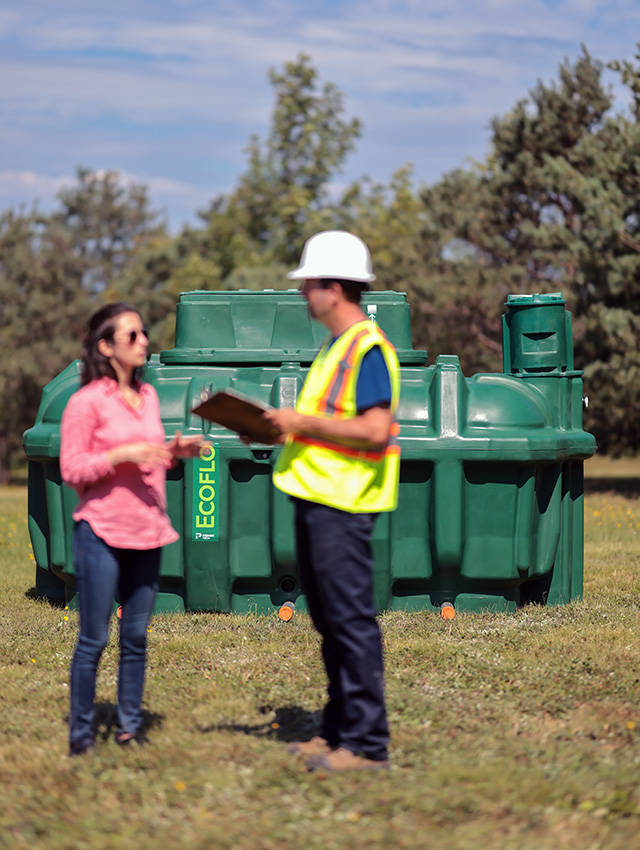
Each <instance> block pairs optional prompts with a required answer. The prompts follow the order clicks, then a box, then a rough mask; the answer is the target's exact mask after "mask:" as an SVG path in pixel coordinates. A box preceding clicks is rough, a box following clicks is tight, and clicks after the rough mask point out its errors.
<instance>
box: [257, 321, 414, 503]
mask: <svg viewBox="0 0 640 850" xmlns="http://www.w3.org/2000/svg"><path fill="white" fill-rule="evenodd" d="M329 343H330V341H329V340H327V342H325V344H324V345H323V347H322V348H321V349H320V352H319V353H318V355H317V357H316V359H315V360H314V361H313V363H312V364H311V368H310V369H309V373H308V375H307V378H306V381H305V383H304V386H303V388H302V391H301V393H300V395H299V397H298V401H297V404H296V410H297V411H298V412H299V413H304V414H306V415H310V416H326V417H330V418H337V419H352V418H353V417H354V416H356V415H357V412H358V411H357V408H356V383H357V380H358V374H359V373H360V365H361V363H362V358H363V357H364V355H365V354H366V353H367V351H369V350H370V349H371V348H373V346H374V345H379V346H380V349H381V350H382V353H383V355H384V359H385V362H386V364H387V369H388V370H389V379H390V382H391V414H392V416H393V415H394V414H395V412H396V409H397V407H398V397H399V395H400V369H399V366H398V358H397V356H396V352H395V349H394V347H393V346H392V345H391V343H390V342H389V341H388V339H387V338H386V337H385V335H384V334H383V333H382V331H381V330H380V329H379V328H378V326H377V325H375V324H374V323H373V322H372V321H370V320H369V319H363V320H362V321H361V322H357V323H356V324H355V325H352V326H351V327H350V328H348V329H347V330H346V331H345V332H344V333H343V334H341V335H340V336H339V337H338V339H337V340H336V341H335V342H334V343H333V345H331V346H330V345H329ZM399 430H400V429H399V426H398V425H397V423H396V422H395V419H394V421H393V424H392V428H391V435H390V439H389V443H388V444H387V446H386V447H385V448H384V449H383V450H382V451H372V450H370V449H358V448H355V447H354V448H350V447H349V446H346V445H344V444H341V443H337V442H334V441H331V440H327V439H319V438H317V437H307V436H305V435H304V434H292V435H290V436H289V438H288V440H287V442H286V444H285V446H284V448H283V449H282V451H281V453H280V456H279V458H278V460H277V462H276V465H275V469H274V473H273V483H274V484H275V486H276V487H278V489H280V490H283V491H284V492H285V493H288V494H289V495H291V496H297V497H298V498H300V499H306V500H307V501H309V502H319V503H320V504H322V505H329V506H330V507H333V508H339V509H340V510H342V511H348V512H349V513H370V512H371V513H374V512H378V511H392V510H394V509H395V507H396V505H397V503H398V477H399V472H400V446H399V444H398V441H397V436H398V432H399Z"/></svg>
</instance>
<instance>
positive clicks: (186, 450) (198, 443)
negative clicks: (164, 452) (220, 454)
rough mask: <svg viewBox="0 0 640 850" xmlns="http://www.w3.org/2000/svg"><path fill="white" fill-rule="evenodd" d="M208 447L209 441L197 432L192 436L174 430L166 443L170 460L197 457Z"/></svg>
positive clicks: (209, 446)
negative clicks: (185, 435)
mask: <svg viewBox="0 0 640 850" xmlns="http://www.w3.org/2000/svg"><path fill="white" fill-rule="evenodd" d="M210 448H211V443H210V442H209V441H208V440H205V439H203V438H202V437H200V436H199V435H198V434H196V435H195V436H192V437H183V436H182V434H181V433H180V431H176V433H175V434H174V435H173V437H172V439H171V441H170V442H169V443H167V449H168V450H169V452H170V453H171V460H172V461H175V460H177V459H178V458H189V457H198V456H199V455H200V453H201V452H203V451H205V449H210Z"/></svg>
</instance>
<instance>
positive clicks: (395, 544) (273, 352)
mask: <svg viewBox="0 0 640 850" xmlns="http://www.w3.org/2000/svg"><path fill="white" fill-rule="evenodd" d="M506 307H507V311H506V314H505V316H504V318H503V330H504V339H503V352H504V371H503V372H502V373H492V374H480V375H474V376H473V377H471V378H467V377H465V376H464V375H463V374H462V372H461V369H460V363H459V361H458V358H457V357H456V356H455V355H440V356H439V357H437V359H436V362H435V364H434V365H431V366H426V365H425V364H426V352H424V351H417V350H415V349H413V346H412V343H411V331H410V313H409V305H408V303H407V299H406V296H405V295H404V294H403V293H397V292H369V293H367V294H366V295H365V297H364V300H363V309H364V312H365V314H367V315H368V316H369V317H370V319H371V320H372V321H376V322H377V323H378V324H379V325H380V327H381V329H382V330H383V331H384V332H385V334H386V335H387V336H388V337H389V339H390V340H391V342H392V343H393V344H394V345H395V347H396V350H397V351H398V357H399V361H400V364H401V394H400V405H399V409H398V421H399V424H400V428H401V430H400V437H399V441H400V447H401V453H402V454H401V472H400V489H399V506H398V509H397V510H396V511H395V512H394V513H392V514H382V515H380V517H379V518H378V521H377V524H376V528H375V531H374V535H373V539H372V545H373V550H374V558H375V572H374V588H375V598H376V604H377V607H378V609H379V610H386V609H398V610H435V611H437V610H439V609H440V606H441V604H442V603H444V602H451V603H453V605H454V606H455V608H456V609H457V610H459V611H480V610H514V609H515V608H516V607H517V606H518V605H521V604H524V603H526V602H531V601H533V602H541V603H548V604H561V603H565V602H568V601H570V600H571V599H575V598H579V596H580V595H581V592H582V568H583V554H582V540H583V481H582V464H583V460H584V458H586V457H589V456H590V455H591V454H593V453H594V451H595V440H594V438H593V437H592V435H590V434H587V433H585V432H584V431H583V430H582V379H581V375H582V373H581V372H580V371H576V370H574V368H573V352H572V343H571V321H570V315H569V313H568V312H567V311H566V310H565V306H564V301H563V299H562V297H561V295H560V294H553V295H550V296H545V295H532V296H509V298H508V300H507V304H506ZM326 335H327V332H326V329H325V328H324V327H323V326H322V325H320V324H319V323H317V322H315V321H314V320H312V319H310V318H309V316H308V313H307V309H306V303H305V302H304V300H303V299H302V298H301V297H300V295H299V294H298V293H297V292H296V291H273V292H270V291H266V292H249V291H237V292H189V293H183V294H182V295H181V296H180V300H179V303H178V306H177V316H176V344H175V347H174V348H173V349H171V350H167V351H163V352H161V353H160V355H153V356H152V357H151V359H150V361H149V363H148V364H147V367H146V371H145V378H146V380H149V381H150V382H151V383H152V384H153V385H154V386H155V387H156V389H157V392H158V396H159V399H160V407H161V415H162V420H163V424H164V427H165V431H166V433H167V436H170V435H172V434H173V433H174V432H175V430H177V429H179V430H181V431H182V432H183V433H185V434H195V433H198V434H202V433H203V434H205V435H206V436H207V437H208V439H209V440H210V441H211V443H212V445H213V449H212V450H211V452H207V453H206V454H205V456H204V457H202V458H200V459H196V460H193V461H187V462H184V463H180V464H179V465H178V466H176V467H175V468H174V469H173V470H170V471H169V475H168V480H167V497H168V506H169V514H170V516H171V519H172V522H173V524H174V526H175V528H176V529H177V530H178V531H179V532H180V538H181V539H180V540H179V541H177V542H176V543H173V544H171V545H170V546H168V547H166V549H165V550H164V552H163V561H162V571H161V593H160V594H159V597H158V605H157V608H158V610H191V611H194V610H205V611H234V612H245V613H246V612H257V613H265V612H270V611H271V612H274V611H276V610H277V609H278V608H279V606H280V605H282V603H284V602H285V601H288V600H293V601H295V603H296V608H297V610H304V609H305V601H304V597H303V595H302V594H301V590H300V586H299V581H298V575H297V570H296V563H295V545H294V534H293V509H292V504H291V502H290V500H289V499H288V498H287V497H286V496H285V495H284V494H283V493H281V492H280V491H278V490H276V489H275V488H274V487H273V485H272V483H271V472H272V469H273V465H274V463H275V460H276V457H277V454H278V451H279V449H278V448H277V447H273V446H267V445H258V444H254V445H251V446H246V445H244V444H243V443H242V442H241V441H240V440H239V439H238V437H237V436H236V435H235V434H233V433H231V432H230V431H228V430H226V429H224V428H222V427H219V426H217V425H215V424H214V423H208V422H204V421H203V420H201V419H200V418H199V417H197V416H194V415H193V414H192V413H191V410H192V408H193V407H194V406H195V405H196V404H197V403H198V402H199V401H200V400H201V398H203V397H205V396H206V395H207V394H208V393H210V392H212V391H216V390H220V389H235V390H237V391H240V392H242V393H244V394H246V395H249V396H251V397H253V398H255V399H257V400H259V401H263V402H267V403H269V404H271V405H273V406H276V407H282V406H292V405H294V404H295V400H296V398H297V395H298V393H299V392H300V389H301V387H302V384H303V381H304V378H305V375H306V372H307V369H308V366H309V363H310V362H311V360H312V359H313V357H314V356H315V354H316V352H317V350H318V349H319V347H320V345H321V343H322V341H323V340H324V338H325V337H326ZM78 374H79V373H78V365H77V363H73V364H70V366H69V367H67V369H65V371H64V372H62V373H61V374H60V375H59V376H58V377H56V378H55V379H54V380H53V381H52V382H51V383H50V384H48V385H47V387H45V389H44V391H43V396H42V402H41V405H40V409H39V411H38V416H37V419H36V423H35V425H34V427H33V428H31V429H30V430H29V431H27V432H26V433H25V436H24V444H25V450H26V453H27V456H28V458H29V470H30V471H29V530H30V534H31V540H32V544H33V549H34V556H35V558H36V563H37V571H36V572H37V582H38V587H39V589H40V590H41V592H42V595H45V596H50V597H52V596H54V595H55V593H56V592H58V593H59V594H61V595H62V596H64V598H65V599H67V600H68V599H70V598H72V597H73V592H74V589H73V564H72V559H71V535H72V525H73V523H72V520H71V513H72V511H73V507H74V505H75V502H76V499H75V494H74V492H73V491H72V490H70V489H69V488H67V487H66V486H65V485H64V484H63V483H62V482H61V480H60V473H59V467H58V456H59V448H60V446H59V423H60V417H61V415H62V410H63V409H64V405H65V404H66V401H67V400H68V398H69V396H70V394H71V393H72V392H73V391H74V390H75V389H76V388H77V387H78ZM56 583H57V584H56Z"/></svg>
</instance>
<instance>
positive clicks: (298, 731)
mask: <svg viewBox="0 0 640 850" xmlns="http://www.w3.org/2000/svg"><path fill="white" fill-rule="evenodd" d="M260 713H261V714H272V713H274V714H275V717H274V718H273V719H272V720H267V721H265V722H264V723H256V724H255V725H249V724H247V723H216V724H214V725H211V726H201V727H200V732H203V733H208V732H240V733H241V734H243V735H254V736H255V737H257V738H274V739H275V740H278V741H284V742H290V741H302V740H306V739H308V738H312V737H313V736H314V735H317V734H319V732H320V720H321V715H322V712H321V711H307V710H306V709H304V708H300V706H298V705H285V706H283V707H282V708H276V709H274V708H273V706H271V705H262V706H260Z"/></svg>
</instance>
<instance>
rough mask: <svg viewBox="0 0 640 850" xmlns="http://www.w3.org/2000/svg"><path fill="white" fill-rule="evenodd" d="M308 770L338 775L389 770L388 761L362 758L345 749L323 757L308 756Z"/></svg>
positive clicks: (333, 751)
mask: <svg viewBox="0 0 640 850" xmlns="http://www.w3.org/2000/svg"><path fill="white" fill-rule="evenodd" d="M306 765H307V769H308V770H328V771H329V772H330V773H338V772H341V771H344V770H386V769H388V768H389V760H388V759H385V760H384V761H375V760H374V759H367V758H364V757H363V756H357V755H356V754H355V753H352V752H351V750H348V749H347V748H346V747H338V749H337V750H332V751H331V752H329V753H325V754H324V755H313V756H309V758H308V759H307V761H306Z"/></svg>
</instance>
